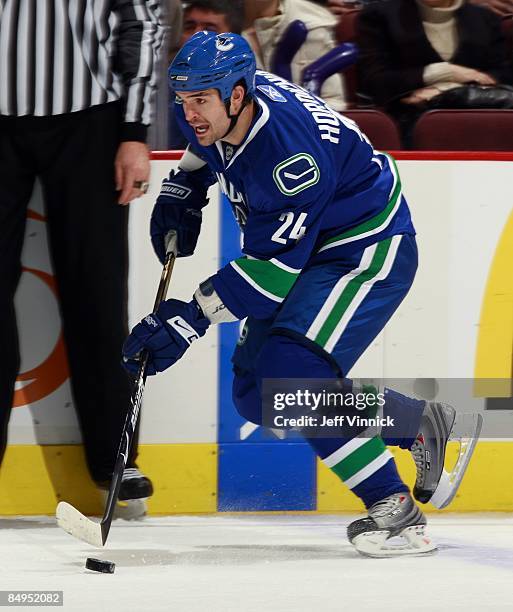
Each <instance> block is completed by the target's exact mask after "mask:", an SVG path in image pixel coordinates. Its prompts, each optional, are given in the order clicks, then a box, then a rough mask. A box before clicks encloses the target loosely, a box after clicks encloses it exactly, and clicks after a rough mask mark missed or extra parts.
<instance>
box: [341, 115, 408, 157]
mask: <svg viewBox="0 0 513 612" xmlns="http://www.w3.org/2000/svg"><path fill="white" fill-rule="evenodd" d="M342 114H343V115H344V116H345V117H348V118H349V119H352V120H353V121H356V123H357V124H358V126H359V127H360V128H361V130H362V132H363V133H364V134H365V135H366V136H367V137H368V138H369V140H370V141H371V142H372V144H373V145H374V147H375V148H376V149H379V150H385V151H396V150H398V149H400V148H401V137H400V135H399V129H398V127H397V125H396V123H395V121H394V120H393V119H392V117H390V116H389V115H387V114H386V113H384V112H382V111H379V110H374V109H353V110H347V111H344V112H343V113H342Z"/></svg>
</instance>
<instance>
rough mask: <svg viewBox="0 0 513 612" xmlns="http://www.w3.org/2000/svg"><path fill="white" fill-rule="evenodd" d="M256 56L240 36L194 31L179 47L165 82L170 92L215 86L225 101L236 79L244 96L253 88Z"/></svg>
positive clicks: (248, 95)
mask: <svg viewBox="0 0 513 612" xmlns="http://www.w3.org/2000/svg"><path fill="white" fill-rule="evenodd" d="M255 71H256V60H255V55H254V53H253V51H252V50H251V47H250V46H249V44H248V43H247V42H246V40H245V39H244V38H242V36H239V35H238V34H232V33H231V32H227V33H225V34H216V33H215V32H197V33H196V34H194V36H192V37H191V38H190V39H189V40H188V41H187V42H186V43H185V45H184V46H183V47H182V48H181V49H180V51H179V52H178V54H177V56H176V57H175V59H174V61H173V63H172V64H171V66H170V67H169V71H168V76H169V84H170V87H171V89H172V90H173V91H174V92H180V91H199V90H202V89H210V88H214V89H217V90H218V91H219V93H220V95H221V99H222V100H223V101H224V102H228V101H229V100H230V97H231V95H232V91H233V88H234V87H235V85H236V84H237V83H238V82H239V81H243V82H244V83H245V85H246V96H247V97H250V96H251V95H252V94H253V92H254V90H255Z"/></svg>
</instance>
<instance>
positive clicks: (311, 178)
mask: <svg viewBox="0 0 513 612" xmlns="http://www.w3.org/2000/svg"><path fill="white" fill-rule="evenodd" d="M320 177H321V172H320V170H319V166H318V165H317V163H316V162H315V159H314V158H313V157H312V156H311V155H309V154H308V153H298V154H297V155H294V156H292V157H289V158H288V159H286V160H285V161H282V162H281V164H278V165H277V166H276V168H275V169H274V170H273V178H274V182H275V183H276V185H277V186H278V189H279V190H280V191H281V192H282V193H283V194H285V195H287V196H293V195H296V194H297V193H299V192H300V191H304V190H305V189H308V187H311V186H312V185H315V184H316V183H318V182H319V179H320Z"/></svg>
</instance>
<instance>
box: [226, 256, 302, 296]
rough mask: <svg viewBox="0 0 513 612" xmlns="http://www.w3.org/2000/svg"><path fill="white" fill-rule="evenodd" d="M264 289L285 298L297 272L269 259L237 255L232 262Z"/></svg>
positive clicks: (295, 278) (297, 274)
mask: <svg viewBox="0 0 513 612" xmlns="http://www.w3.org/2000/svg"><path fill="white" fill-rule="evenodd" d="M233 263H234V264H235V265H236V266H238V267H239V268H240V269H241V270H242V271H243V272H245V273H246V274H247V275H248V276H249V277H250V278H251V280H253V281H254V282H255V283H256V284H257V285H258V286H259V287H262V289H264V290H265V291H268V292H269V293H272V294H273V295H275V296H277V297H279V298H285V297H286V296H287V294H288V293H289V291H290V290H291V289H292V285H293V284H294V283H295V282H296V280H297V277H298V276H299V272H288V271H287V270H283V269H282V268H279V267H278V266H276V265H274V264H273V263H272V262H270V261H265V260H261V259H248V258H247V257H239V259H236V260H235V261H234V262H233Z"/></svg>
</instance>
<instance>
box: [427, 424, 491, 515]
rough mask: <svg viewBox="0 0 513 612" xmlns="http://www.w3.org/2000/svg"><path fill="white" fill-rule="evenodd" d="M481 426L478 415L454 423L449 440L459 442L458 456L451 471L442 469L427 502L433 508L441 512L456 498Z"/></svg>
mask: <svg viewBox="0 0 513 612" xmlns="http://www.w3.org/2000/svg"><path fill="white" fill-rule="evenodd" d="M482 426H483V417H482V416H481V415H480V414H463V415H460V418H459V419H458V420H457V422H456V423H455V425H454V429H453V431H454V434H453V432H451V439H452V440H458V441H459V443H460V450H459V455H458V459H457V460H456V464H455V465H454V467H453V469H452V470H451V471H449V472H448V471H447V470H445V469H444V471H443V472H442V476H441V477H440V481H439V483H438V486H437V487H436V489H435V492H434V493H433V495H432V497H431V499H430V500H429V501H430V502H431V503H432V504H433V506H435V508H438V509H439V510H441V509H442V508H445V507H447V506H448V505H449V504H450V503H451V501H452V500H453V499H454V497H455V496H456V493H457V492H458V489H459V488H460V485H461V482H462V480H463V477H464V476H465V472H466V471H467V467H468V465H469V463H470V459H471V458H472V455H473V453H474V450H475V448H476V444H477V441H478V439H479V434H480V433H481V428H482Z"/></svg>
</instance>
